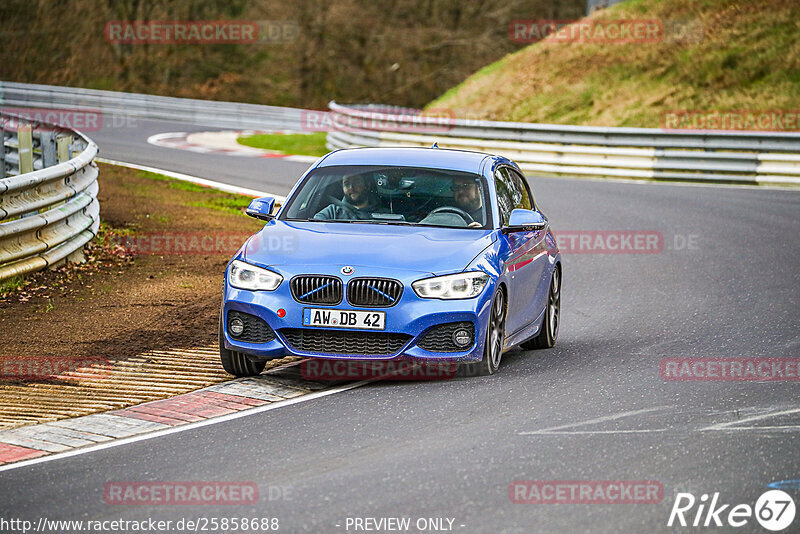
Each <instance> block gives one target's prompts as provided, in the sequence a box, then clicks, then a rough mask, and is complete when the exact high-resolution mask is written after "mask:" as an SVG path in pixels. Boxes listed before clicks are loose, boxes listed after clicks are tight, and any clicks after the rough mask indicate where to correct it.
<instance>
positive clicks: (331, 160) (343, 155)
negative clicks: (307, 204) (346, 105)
mask: <svg viewBox="0 0 800 534" xmlns="http://www.w3.org/2000/svg"><path fill="white" fill-rule="evenodd" d="M497 157H498V156H491V155H489V154H484V153H482V152H470V151H467V150H450V149H445V148H415V147H396V148H348V149H343V150H337V151H336V152H332V153H330V154H328V156H327V157H325V158H324V159H323V160H322V161H320V163H319V166H320V167H330V166H333V165H391V166H397V167H428V168H434V169H450V170H456V171H464V172H472V173H475V174H480V172H481V165H482V163H483V161H484V160H485V159H486V158H497Z"/></svg>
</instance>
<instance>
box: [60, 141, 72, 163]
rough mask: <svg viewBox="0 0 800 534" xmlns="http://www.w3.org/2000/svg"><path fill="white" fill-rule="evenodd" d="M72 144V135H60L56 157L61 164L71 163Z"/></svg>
mask: <svg viewBox="0 0 800 534" xmlns="http://www.w3.org/2000/svg"><path fill="white" fill-rule="evenodd" d="M71 144H72V136H71V135H59V136H58V138H57V139H56V157H57V158H58V162H59V163H64V162H65V161H69V145H71Z"/></svg>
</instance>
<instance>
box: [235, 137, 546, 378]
mask: <svg viewBox="0 0 800 534" xmlns="http://www.w3.org/2000/svg"><path fill="white" fill-rule="evenodd" d="M274 204H275V202H274V199H272V198H269V197H265V198H260V199H256V200H254V201H253V202H252V203H251V204H250V207H249V208H248V209H247V213H248V215H251V216H253V217H256V218H259V219H262V220H264V221H267V223H266V225H265V226H264V228H263V229H262V230H261V231H260V232H258V233H256V234H255V235H253V236H251V237H250V238H249V239H248V240H247V242H246V243H245V244H244V245H242V247H241V249H239V251H238V252H237V253H236V255H235V256H234V257H233V259H232V260H231V261H230V263H229V264H228V266H227V268H226V271H225V288H224V295H223V304H222V313H221V317H220V332H219V339H220V358H221V360H222V365H223V367H224V368H225V370H226V371H227V372H229V373H231V374H233V375H236V376H251V375H256V374H258V373H260V372H261V371H262V370H263V369H264V366H265V362H266V361H267V360H270V359H274V358H282V357H285V356H288V355H296V356H305V357H312V358H330V359H337V360H338V359H357V360H393V359H403V360H405V359H413V360H423V361H425V360H428V361H443V360H444V361H449V362H458V363H459V364H462V365H464V366H468V367H469V368H470V370H471V371H472V372H475V373H476V374H493V373H495V372H496V371H497V369H498V367H499V365H500V359H501V357H502V354H503V352H504V350H506V349H507V348H509V347H513V346H515V345H521V346H522V347H523V348H526V349H530V348H547V347H552V346H553V344H554V343H555V341H556V338H557V336H558V326H559V317H560V307H561V256H560V254H559V251H558V247H557V245H556V241H555V238H554V237H553V233H552V232H551V231H550V227H549V224H548V221H547V218H546V217H545V216H544V214H543V213H542V212H541V211H540V210H539V209H538V206H537V204H536V203H535V201H534V198H533V195H532V194H531V191H530V188H529V186H528V183H527V182H526V180H525V178H524V177H523V174H522V172H521V171H520V169H519V167H518V166H517V165H516V164H515V163H514V162H513V161H511V160H509V159H506V158H504V157H500V156H492V155H488V154H482V153H478V152H466V151H459V150H444V149H438V148H359V149H350V150H339V151H336V152H332V153H330V154H328V155H327V156H324V157H323V158H321V159H320V160H319V161H317V162H316V163H315V164H314V165H313V166H312V167H311V168H310V169H308V171H306V173H305V174H304V175H303V176H302V177H301V178H300V180H299V181H298V183H297V184H296V185H295V186H294V188H293V189H292V191H291V192H290V193H289V196H288V197H287V199H286V202H285V203H284V204H283V206H281V208H280V209H279V210H278V212H277V213H276V214H274V215H273V214H272V211H273V207H274Z"/></svg>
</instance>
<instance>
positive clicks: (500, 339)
mask: <svg viewBox="0 0 800 534" xmlns="http://www.w3.org/2000/svg"><path fill="white" fill-rule="evenodd" d="M490 313H491V315H490V316H489V324H488V325H487V327H486V341H485V342H484V344H483V359H482V360H481V361H479V362H477V363H467V364H462V365H461V367H462V368H463V369H462V373H463V375H466V376H487V375H493V374H495V373H496V372H497V370H498V369H499V368H500V360H501V359H502V357H503V345H504V344H505V339H506V295H505V293H503V290H502V289H498V290H497V294H496V295H495V296H494V300H492V310H491V312H490Z"/></svg>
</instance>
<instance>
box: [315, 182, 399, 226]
mask: <svg viewBox="0 0 800 534" xmlns="http://www.w3.org/2000/svg"><path fill="white" fill-rule="evenodd" d="M342 190H343V191H344V196H343V197H342V200H341V202H333V203H331V204H330V205H329V206H327V207H326V208H324V209H323V210H322V211H320V212H319V213H317V214H316V215H314V218H315V219H322V220H352V219H372V214H373V213H375V212H381V213H382V212H384V211H385V209H383V207H382V206H381V205H380V200H379V199H378V195H376V194H375V193H374V192H372V191H370V190H369V188H368V184H367V180H366V179H365V178H364V176H362V175H360V174H354V175H351V176H345V177H344V178H343V179H342Z"/></svg>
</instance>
